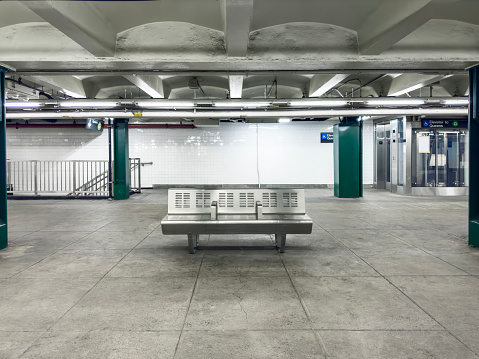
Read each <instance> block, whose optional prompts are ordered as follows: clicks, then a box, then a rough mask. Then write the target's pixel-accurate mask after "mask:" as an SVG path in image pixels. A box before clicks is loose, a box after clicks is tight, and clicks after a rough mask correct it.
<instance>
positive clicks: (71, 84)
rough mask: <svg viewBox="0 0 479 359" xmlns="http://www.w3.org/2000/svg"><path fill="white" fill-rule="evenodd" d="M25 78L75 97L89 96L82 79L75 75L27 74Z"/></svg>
mask: <svg viewBox="0 0 479 359" xmlns="http://www.w3.org/2000/svg"><path fill="white" fill-rule="evenodd" d="M25 79H26V80H29V81H32V82H34V83H36V84H38V85H40V86H44V87H45V88H46V89H52V90H55V91H59V92H62V93H64V94H65V95H68V96H71V97H74V98H87V97H88V96H87V94H86V91H85V87H84V86H83V83H82V81H81V80H79V79H77V78H75V77H74V76H68V75H66V76H25Z"/></svg>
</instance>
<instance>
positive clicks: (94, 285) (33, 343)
mask: <svg viewBox="0 0 479 359" xmlns="http://www.w3.org/2000/svg"><path fill="white" fill-rule="evenodd" d="M105 226H106V225H105ZM103 227H104V226H103ZM103 227H100V228H103ZM100 228H99V229H100ZM97 231H98V229H97ZM95 232H96V231H94V232H92V233H95ZM90 234H91V233H90ZM85 237H86V236H85ZM85 237H83V238H85ZM145 238H146V237H145ZM143 240H144V239H143ZM141 242H143V241H140V242H139V243H138V244H137V245H136V246H135V247H133V248H132V249H131V250H130V251H129V252H128V253H127V254H125V255H124V256H123V257H122V258H121V259H120V260H119V261H118V262H117V263H116V264H115V265H114V266H113V267H111V268H110V269H109V270H108V271H107V272H106V273H105V274H104V275H103V276H102V277H100V279H98V281H96V282H95V284H93V286H92V287H91V288H90V289H88V290H87V291H86V292H85V294H83V295H82V296H81V297H80V298H79V299H78V300H77V301H76V302H75V303H74V304H73V305H72V306H71V307H70V308H69V309H68V310H67V311H66V312H65V313H63V315H62V316H61V317H60V318H58V319H57V320H56V321H55V322H54V323H53V324H52V325H50V326H49V327H48V328H47V329H46V330H45V331H44V332H43V333H42V335H41V336H40V337H39V338H38V339H36V340H35V341H33V342H32V344H31V345H30V346H29V347H28V348H27V349H25V351H24V352H23V353H22V354H21V355H20V356H19V358H21V357H22V356H23V355H24V354H25V353H26V352H27V351H28V350H30V348H32V347H33V346H34V345H35V344H36V343H37V341H38V340H40V339H41V338H42V337H43V336H44V335H45V334H46V333H48V332H49V331H50V329H51V328H52V327H53V326H54V325H55V324H57V323H58V322H59V321H60V320H62V318H63V317H65V315H67V314H68V313H69V312H70V311H71V310H72V309H73V308H74V307H75V306H76V305H77V304H78V303H79V302H80V301H81V300H82V299H83V298H85V296H86V295H87V294H88V293H90V292H91V291H92V290H93V288H95V287H96V286H97V285H98V283H100V282H101V281H102V280H103V279H104V278H105V277H106V276H107V275H108V273H110V272H111V271H112V270H113V269H114V268H115V267H116V266H117V265H118V264H119V263H120V262H121V261H122V260H123V259H124V258H125V257H126V256H128V255H129V254H130V253H131V252H132V251H133V250H134V249H135V248H136V247H137V246H138V245H139V244H140V243H141ZM75 243H76V242H75ZM60 250H61V249H60ZM60 250H58V251H60ZM58 251H57V252H58ZM57 252H55V253H57ZM40 262H41V261H40ZM17 274H18V273H17ZM85 279H86V278H85ZM85 279H83V280H85Z"/></svg>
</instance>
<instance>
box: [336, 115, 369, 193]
mask: <svg viewBox="0 0 479 359" xmlns="http://www.w3.org/2000/svg"><path fill="white" fill-rule="evenodd" d="M333 131H334V132H333V141H334V142H333V147H334V195H335V196H336V197H339V198H359V197H362V196H363V163H362V157H363V143H362V122H361V121H360V120H359V118H358V117H345V118H343V119H342V121H341V122H340V123H339V124H337V125H334V129H333Z"/></svg>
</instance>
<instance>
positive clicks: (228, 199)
mask: <svg viewBox="0 0 479 359" xmlns="http://www.w3.org/2000/svg"><path fill="white" fill-rule="evenodd" d="M218 202H219V205H218V206H219V207H233V192H221V193H220V194H219V200H218Z"/></svg>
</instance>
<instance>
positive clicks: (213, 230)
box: [161, 189, 313, 253]
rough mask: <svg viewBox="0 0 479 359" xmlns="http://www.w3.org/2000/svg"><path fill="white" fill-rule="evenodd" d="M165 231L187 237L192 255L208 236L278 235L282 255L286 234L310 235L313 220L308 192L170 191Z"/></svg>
mask: <svg viewBox="0 0 479 359" xmlns="http://www.w3.org/2000/svg"><path fill="white" fill-rule="evenodd" d="M161 228H162V232H163V234H167V235H185V234H186V235H187V236H188V244H189V251H190V253H195V251H196V248H197V247H198V244H199V235H205V234H274V235H275V240H276V246H277V248H278V250H279V251H280V252H281V253H282V252H284V250H285V244H286V234H309V233H311V231H312V228H313V221H312V220H311V218H310V217H309V216H308V215H307V214H306V213H304V190H291V189H287V190H285V189H278V190H272V189H267V190H265V189H244V190H237V189H235V190H228V189H225V190H200V189H197V190H192V189H170V190H169V192H168V214H167V215H166V216H165V217H164V218H163V220H162V221H161Z"/></svg>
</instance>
